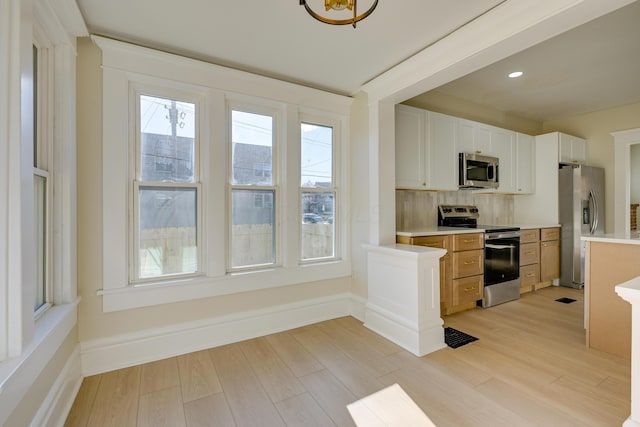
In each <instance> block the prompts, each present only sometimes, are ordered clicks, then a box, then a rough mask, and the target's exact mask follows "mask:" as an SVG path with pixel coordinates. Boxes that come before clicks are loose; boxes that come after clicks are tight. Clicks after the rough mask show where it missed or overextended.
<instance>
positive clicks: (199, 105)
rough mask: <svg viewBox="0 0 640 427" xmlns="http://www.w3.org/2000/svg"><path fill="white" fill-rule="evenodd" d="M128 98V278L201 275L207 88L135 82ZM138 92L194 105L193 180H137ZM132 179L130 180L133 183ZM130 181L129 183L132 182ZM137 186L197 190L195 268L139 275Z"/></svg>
mask: <svg viewBox="0 0 640 427" xmlns="http://www.w3.org/2000/svg"><path fill="white" fill-rule="evenodd" d="M129 92H130V95H129V96H130V100H129V120H130V123H131V124H132V126H130V130H129V131H130V134H129V141H130V142H131V144H129V147H128V148H129V153H130V154H131V155H130V157H129V158H130V161H129V166H128V169H129V170H128V182H129V186H130V188H132V191H131V194H130V198H129V212H130V215H129V227H130V230H132V232H131V233H129V242H128V245H129V260H130V262H131V263H136V265H131V266H130V268H129V281H130V283H131V284H134V285H145V284H149V283H155V282H157V281H158V280H160V281H163V280H168V281H175V280H181V279H185V278H189V277H197V276H200V275H202V274H203V272H204V271H205V268H204V267H203V264H202V263H203V261H204V258H205V257H204V255H203V243H202V242H203V236H204V231H203V224H204V222H203V221H202V218H203V213H204V209H203V207H202V205H203V203H202V195H203V191H202V180H201V177H200V174H201V171H203V170H204V168H203V167H202V166H203V164H204V163H203V160H202V158H201V152H203V150H201V146H202V144H201V140H202V138H203V136H205V137H206V136H207V135H209V132H208V131H207V129H206V126H204V125H203V124H204V122H205V112H206V110H207V109H206V107H205V105H206V98H205V96H204V95H203V94H204V93H206V92H207V90H206V89H203V88H193V87H186V86H185V87H183V88H181V89H177V88H176V87H174V88H171V89H168V88H166V87H161V86H152V85H143V84H139V83H135V84H132V85H130V91H129ZM140 95H150V96H157V97H163V98H166V99H176V100H177V99H180V100H181V101H186V102H191V103H193V104H194V105H195V108H196V119H195V123H196V128H195V140H196V143H195V152H194V162H195V164H194V167H195V170H194V176H195V182H193V183H184V184H182V183H172V182H162V183H160V182H149V181H141V180H140V159H141V157H142V155H141V149H142V144H141V140H140V138H141V129H140V123H139V122H140V120H139V118H140V117H139V111H140ZM132 181H133V182H132ZM131 182H132V183H131ZM139 186H164V187H174V188H178V187H182V188H184V187H187V188H195V189H196V193H197V212H196V215H197V216H196V219H197V224H196V228H197V230H196V231H197V236H196V239H197V241H198V242H199V244H198V271H197V272H194V273H189V274H176V275H175V276H171V277H166V278H159V279H147V278H139V277H138V271H137V269H138V268H139V265H137V262H136V261H137V260H138V257H137V256H135V254H134V252H135V251H136V249H137V248H138V247H139V241H138V239H139V237H140V236H139V233H138V231H136V230H138V227H139V224H138V220H139V213H138V206H139V204H138V202H139V201H138V194H139V190H138V189H139Z"/></svg>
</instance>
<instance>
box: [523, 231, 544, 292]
mask: <svg viewBox="0 0 640 427" xmlns="http://www.w3.org/2000/svg"><path fill="white" fill-rule="evenodd" d="M538 283H540V229H539V228H533V229H527V230H521V231H520V294H524V293H526V292H531V291H532V290H534V289H535V288H536V285H538Z"/></svg>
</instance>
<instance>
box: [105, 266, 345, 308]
mask: <svg viewBox="0 0 640 427" xmlns="http://www.w3.org/2000/svg"><path fill="white" fill-rule="evenodd" d="M350 275H351V264H350V263H349V262H347V261H344V260H342V261H331V262H326V263H316V264H304V265H300V266H297V267H296V268H293V269H287V268H282V267H279V268H273V269H270V270H261V271H243V272H237V273H232V274H227V275H225V276H222V277H196V278H188V279H183V280H172V281H170V282H164V283H156V284H151V283H148V284H144V285H137V286H126V287H122V288H113V289H103V290H100V291H98V295H100V296H102V311H103V312H105V313H107V312H112V311H121V310H129V309H135V308H140V307H149V306H154V305H159V304H168V303H174V302H180V301H189V300H194V299H201V298H208V297H215V296H220V295H230V294H235V293H241V292H250V291H256V290H261V289H269V288H277V287H281V286H289V285H295V284H301V283H309V282H316V281H321V280H330V279H336V278H340V277H348V276H350Z"/></svg>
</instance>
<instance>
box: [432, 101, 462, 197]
mask: <svg viewBox="0 0 640 427" xmlns="http://www.w3.org/2000/svg"><path fill="white" fill-rule="evenodd" d="M428 118H429V134H428V135H429V136H428V140H429V144H428V145H429V152H428V161H429V173H430V175H431V183H430V186H429V188H430V189H432V190H448V191H453V190H457V189H458V154H457V152H456V144H455V140H456V124H457V119H456V118H455V117H451V116H447V115H444V114H440V113H433V112H428Z"/></svg>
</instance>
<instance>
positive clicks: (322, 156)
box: [300, 123, 333, 188]
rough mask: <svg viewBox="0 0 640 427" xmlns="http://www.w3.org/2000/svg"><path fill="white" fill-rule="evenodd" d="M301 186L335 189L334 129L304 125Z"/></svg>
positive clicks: (302, 127)
mask: <svg viewBox="0 0 640 427" xmlns="http://www.w3.org/2000/svg"><path fill="white" fill-rule="evenodd" d="M300 129H301V135H300V136H301V142H302V145H301V150H300V151H301V159H300V168H301V172H302V173H301V178H302V180H301V183H300V184H301V185H302V186H303V187H316V188H317V187H319V188H332V187H333V176H332V175H333V128H331V127H329V126H320V125H314V124H309V123H302V125H301V126H300Z"/></svg>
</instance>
